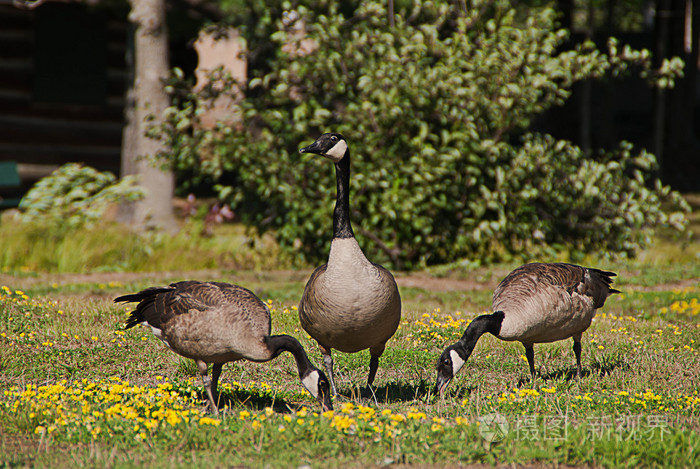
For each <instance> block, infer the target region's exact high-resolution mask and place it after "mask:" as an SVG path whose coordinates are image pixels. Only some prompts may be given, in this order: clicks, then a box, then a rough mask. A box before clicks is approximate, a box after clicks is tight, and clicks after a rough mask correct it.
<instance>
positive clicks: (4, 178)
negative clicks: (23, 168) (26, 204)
mask: <svg viewBox="0 0 700 469" xmlns="http://www.w3.org/2000/svg"><path fill="white" fill-rule="evenodd" d="M21 185H22V180H21V179H20V178H19V173H18V172H17V162H16V161H0V210H1V209H4V208H12V207H17V206H18V205H19V201H20V200H21V199H20V198H19V197H13V196H12V195H14V194H15V193H16V192H17V189H19V188H20V186H21ZM5 194H10V196H9V197H5Z"/></svg>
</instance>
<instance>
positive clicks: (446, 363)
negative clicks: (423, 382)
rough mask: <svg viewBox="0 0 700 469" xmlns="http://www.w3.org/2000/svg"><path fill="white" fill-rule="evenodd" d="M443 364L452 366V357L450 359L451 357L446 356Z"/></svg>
mask: <svg viewBox="0 0 700 469" xmlns="http://www.w3.org/2000/svg"><path fill="white" fill-rule="evenodd" d="M442 364H443V365H445V366H450V359H449V358H445V360H443V362H442Z"/></svg>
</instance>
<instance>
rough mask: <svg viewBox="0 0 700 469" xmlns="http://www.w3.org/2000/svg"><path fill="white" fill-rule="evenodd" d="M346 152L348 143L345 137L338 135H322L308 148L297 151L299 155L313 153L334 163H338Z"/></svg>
mask: <svg viewBox="0 0 700 469" xmlns="http://www.w3.org/2000/svg"><path fill="white" fill-rule="evenodd" d="M347 151H348V143H347V142H346V141H345V137H343V136H342V135H340V134H339V133H333V132H331V133H327V134H323V135H321V136H320V137H318V139H316V141H315V142H314V143H312V144H311V145H309V146H308V147H304V148H301V149H299V153H315V154H317V155H321V156H325V157H326V158H328V159H329V160H331V161H332V162H334V163H338V162H339V161H340V160H342V159H343V158H344V157H345V154H346V153H347Z"/></svg>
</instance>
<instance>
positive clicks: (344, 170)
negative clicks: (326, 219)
mask: <svg viewBox="0 0 700 469" xmlns="http://www.w3.org/2000/svg"><path fill="white" fill-rule="evenodd" d="M299 152H300V153H315V154H317V155H321V156H324V157H326V158H328V159H329V160H331V161H332V162H333V163H335V174H336V183H337V198H336V202H335V211H334V212H333V240H332V241H331V250H330V254H329V256H328V263H327V264H324V265H322V266H320V267H319V268H317V269H316V270H315V271H314V272H313V273H312V274H311V278H310V279H309V282H308V283H307V284H306V288H305V289H304V294H303V296H302V298H301V302H300V303H299V319H300V320H301V325H302V327H303V328H304V330H306V332H308V333H309V335H310V336H311V337H313V338H314V339H315V340H316V342H318V345H319V347H320V349H321V352H322V353H323V361H324V364H325V367H326V371H327V372H328V376H329V377H330V380H331V387H332V389H333V394H334V395H336V394H337V390H336V386H335V380H334V377H333V358H332V357H331V350H332V349H336V350H340V351H341V352H346V353H354V352H359V351H360V350H364V349H367V348H368V349H369V352H370V357H371V358H370V362H369V376H368V377H367V385H368V390H369V389H370V386H371V385H372V382H373V381H374V376H375V374H376V373H377V367H378V366H379V357H380V356H381V355H382V353H384V347H385V345H386V342H387V341H388V340H389V339H390V338H391V336H393V335H394V332H396V328H397V327H398V325H399V321H400V320H401V297H400V296H399V290H398V288H397V286H396V281H395V280H394V277H393V275H391V273H390V272H389V271H388V270H386V269H385V268H384V267H382V266H381V265H378V264H373V263H372V262H370V261H368V260H367V258H366V257H365V255H364V254H363V253H362V249H360V246H359V244H358V243H357V240H356V239H355V235H354V233H353V231H352V226H351V224H350V201H349V200H350V199H349V193H350V151H349V150H348V144H347V142H346V141H345V138H344V137H343V136H342V135H340V134H337V133H327V134H323V135H321V136H320V137H319V138H318V140H316V141H315V142H314V143H312V144H311V145H309V146H308V147H305V148H302V149H300V150H299Z"/></svg>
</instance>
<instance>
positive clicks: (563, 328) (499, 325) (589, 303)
mask: <svg viewBox="0 0 700 469" xmlns="http://www.w3.org/2000/svg"><path fill="white" fill-rule="evenodd" d="M615 275H616V274H615V273H613V272H606V271H604V270H598V269H592V268H586V267H581V266H578V265H573V264H563V263H532V264H525V265H522V266H520V267H518V268H517V269H515V270H514V271H512V272H511V273H510V274H508V275H507V276H506V278H504V279H503V281H501V283H500V284H499V285H498V287H496V290H495V292H494V294H493V304H492V307H493V311H494V313H493V314H484V315H481V316H478V317H477V318H475V319H474V320H473V321H472V322H471V323H470V324H469V326H468V327H467V329H466V330H465V331H464V335H462V338H461V339H460V340H459V341H458V342H457V343H455V344H453V345H450V346H449V347H447V348H446V349H445V351H444V352H443V353H442V355H441V356H440V360H439V361H438V365H437V382H436V385H435V393H436V394H437V393H438V392H439V393H440V394H442V393H443V392H444V391H445V388H447V385H448V384H449V383H450V381H451V380H452V378H454V376H455V375H456V374H457V372H458V371H459V370H460V369H461V368H462V366H463V365H464V363H465V362H466V361H467V359H468V358H469V356H470V355H471V353H472V351H473V350H474V346H475V345H476V342H477V341H478V340H479V338H480V337H481V336H482V335H483V334H484V333H486V332H488V333H490V334H492V335H495V336H496V337H498V338H499V339H501V340H506V341H513V340H517V341H520V342H521V343H522V344H523V346H524V347H525V356H526V357H527V362H528V364H529V366H530V375H531V376H532V379H533V380H534V379H535V352H534V344H539V343H546V342H555V341H557V340H564V339H568V338H569V337H571V338H573V339H574V354H575V355H576V376H577V377H578V376H580V375H581V335H582V334H583V332H585V331H586V329H588V327H589V326H590V325H591V321H592V320H593V317H594V316H595V313H596V310H597V309H598V308H601V307H602V306H603V304H604V303H605V300H606V299H607V298H608V296H610V295H612V294H613V293H620V292H619V291H618V290H615V289H613V288H611V287H610V285H611V283H612V277H614V276H615Z"/></svg>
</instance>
